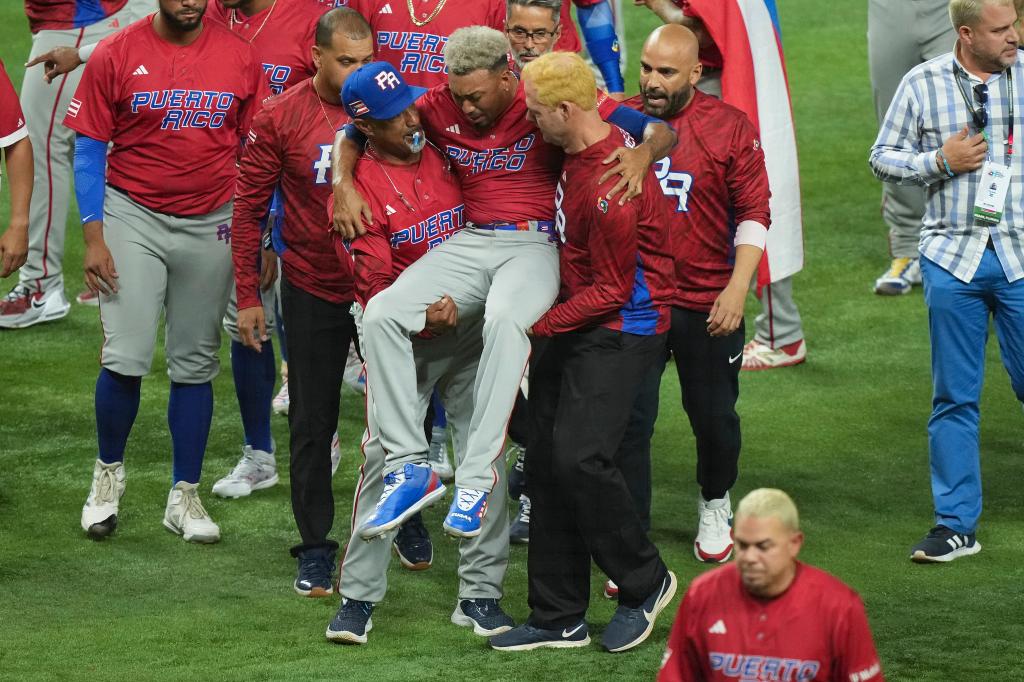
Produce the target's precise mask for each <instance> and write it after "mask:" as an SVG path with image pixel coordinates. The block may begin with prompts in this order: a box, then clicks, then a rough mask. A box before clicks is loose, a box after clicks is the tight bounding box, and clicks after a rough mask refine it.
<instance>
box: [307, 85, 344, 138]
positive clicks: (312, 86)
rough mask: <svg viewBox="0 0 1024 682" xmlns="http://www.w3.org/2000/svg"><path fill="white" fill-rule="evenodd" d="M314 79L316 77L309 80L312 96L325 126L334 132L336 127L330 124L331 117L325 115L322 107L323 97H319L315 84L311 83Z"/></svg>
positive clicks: (325, 112) (325, 110)
mask: <svg viewBox="0 0 1024 682" xmlns="http://www.w3.org/2000/svg"><path fill="white" fill-rule="evenodd" d="M317 75H319V74H317ZM315 78H316V76H314V77H313V78H310V79H309V87H311V88H312V89H313V96H314V97H316V101H317V103H319V104H320V111H321V112H323V115H324V119H325V120H326V121H327V125H328V126H330V128H331V132H334V131H336V130H337V129H338V126H336V125H334V124H333V123H331V117H330V116H328V115H327V109H326V108H325V107H324V99H323V97H321V96H320V93H319V92H317V91H316V84H314V83H313V80H314V79H315Z"/></svg>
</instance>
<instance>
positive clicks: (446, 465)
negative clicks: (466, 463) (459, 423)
mask: <svg viewBox="0 0 1024 682" xmlns="http://www.w3.org/2000/svg"><path fill="white" fill-rule="evenodd" d="M427 462H428V463H429V464H430V468H431V469H433V470H434V473H435V474H437V477H438V478H440V479H441V480H442V481H446V482H447V481H450V480H452V479H453V478H455V469H453V468H452V463H451V460H450V459H449V456H448V427H446V426H435V427H434V429H433V431H431V433H430V449H429V450H428V451H427Z"/></svg>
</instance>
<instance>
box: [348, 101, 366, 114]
mask: <svg viewBox="0 0 1024 682" xmlns="http://www.w3.org/2000/svg"><path fill="white" fill-rule="evenodd" d="M349 108H350V109H351V110H352V115H353V116H363V115H364V114H368V113H370V107H368V106H366V102H364V101H363V100H361V99H357V100H353V101H352V104H350V105H349Z"/></svg>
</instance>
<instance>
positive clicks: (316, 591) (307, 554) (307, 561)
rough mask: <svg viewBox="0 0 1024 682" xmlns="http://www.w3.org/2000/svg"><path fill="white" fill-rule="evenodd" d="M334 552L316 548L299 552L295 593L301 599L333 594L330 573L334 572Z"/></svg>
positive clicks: (326, 548) (327, 548)
mask: <svg viewBox="0 0 1024 682" xmlns="http://www.w3.org/2000/svg"><path fill="white" fill-rule="evenodd" d="M334 557H335V550H334V549H333V548H329V547H318V548H317V549H307V550H305V551H302V552H299V555H298V556H297V557H296V559H298V562H299V575H298V576H297V577H296V578H295V583H294V587H295V591H296V592H298V593H299V594H301V595H302V596H303V597H329V596H330V595H332V594H334V583H333V582H332V581H331V571H332V570H334Z"/></svg>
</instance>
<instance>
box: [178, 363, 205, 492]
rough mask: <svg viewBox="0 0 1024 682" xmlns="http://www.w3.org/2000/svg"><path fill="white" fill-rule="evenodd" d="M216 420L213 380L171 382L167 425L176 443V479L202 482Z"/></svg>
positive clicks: (187, 481)
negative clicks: (211, 381) (209, 442)
mask: <svg viewBox="0 0 1024 682" xmlns="http://www.w3.org/2000/svg"><path fill="white" fill-rule="evenodd" d="M212 420H213V384H211V383H210V382H209V381H208V382H206V383H205V384H179V383H177V382H175V381H172V382H171V397H170V398H169V399H168V400H167V426H168V427H170V430H171V443H172V445H173V447H174V471H173V475H174V480H173V481H171V483H172V484H174V483H177V482H178V481H185V482H186V483H199V474H200V473H202V471H203V455H204V454H206V440H207V438H209V436H210V422H211V421H212Z"/></svg>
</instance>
